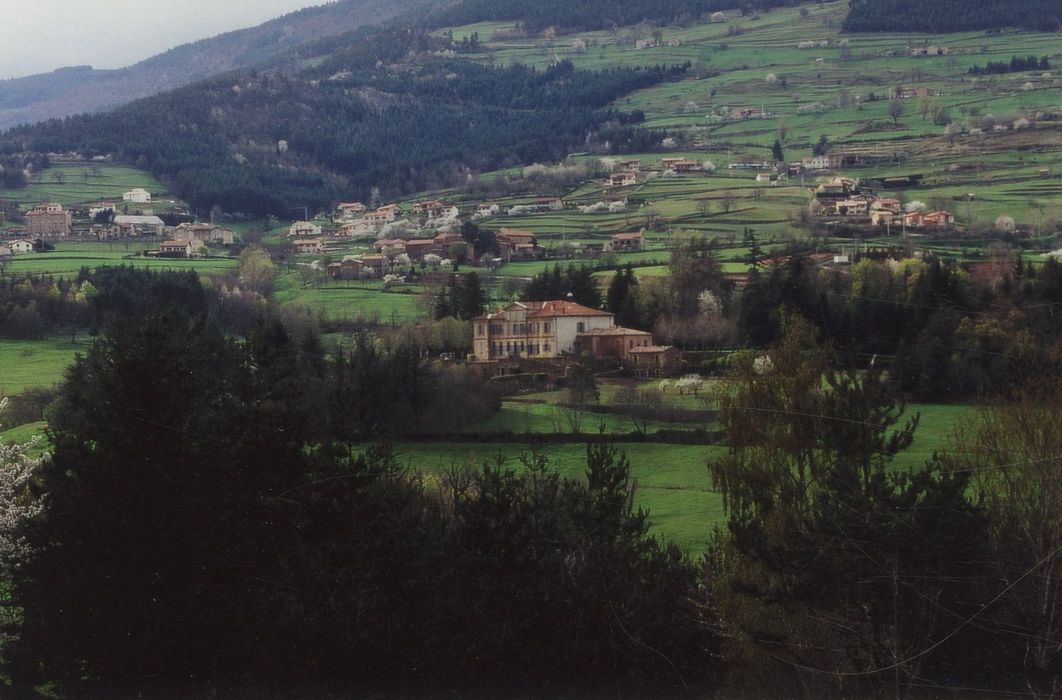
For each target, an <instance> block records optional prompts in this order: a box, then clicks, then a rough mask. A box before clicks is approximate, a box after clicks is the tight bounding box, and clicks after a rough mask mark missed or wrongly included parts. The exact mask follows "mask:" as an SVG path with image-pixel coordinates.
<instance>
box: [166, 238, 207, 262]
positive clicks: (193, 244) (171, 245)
mask: <svg viewBox="0 0 1062 700" xmlns="http://www.w3.org/2000/svg"><path fill="white" fill-rule="evenodd" d="M205 248H206V246H205V245H204V244H203V242H202V241H197V240H185V241H163V242H162V243H159V250H158V256H159V257H160V258H194V257H198V256H200V255H202V254H203V251H204V250H205Z"/></svg>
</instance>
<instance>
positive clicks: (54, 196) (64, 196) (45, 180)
mask: <svg viewBox="0 0 1062 700" xmlns="http://www.w3.org/2000/svg"><path fill="white" fill-rule="evenodd" d="M95 171H98V174H97V173H96V172H95ZM57 174H58V178H57V177H56V176H57ZM135 187H143V188H144V189H146V190H147V191H148V192H151V194H152V202H151V203H149V204H131V205H130V210H129V212H130V213H132V211H133V208H134V207H135V208H136V209H139V210H144V209H152V208H154V209H169V208H170V207H172V206H174V205H175V204H180V202H179V201H178V200H177V199H176V198H175V197H174V196H173V195H172V194H170V193H169V192H168V191H167V190H166V188H165V187H164V186H163V185H162V183H161V182H159V181H158V180H157V179H156V178H155V177H154V176H153V175H152V174H151V173H149V172H147V171H146V170H139V169H137V168H130V167H126V166H122V165H112V164H110V163H62V162H59V163H55V164H53V166H52V167H50V168H48V169H46V170H43V171H41V172H40V173H37V174H36V175H35V177H34V178H33V180H32V181H31V183H30V184H29V186H27V187H25V188H23V189H19V190H0V199H5V200H7V201H11V202H16V203H18V204H19V205H20V206H21V207H22V209H28V208H30V207H33V206H36V205H37V204H40V203H41V202H58V203H60V204H62V205H63V206H72V205H76V204H90V203H94V202H97V201H99V200H101V199H104V200H110V201H114V202H115V203H117V204H118V205H119V208H121V206H122V194H123V193H125V192H128V191H129V190H131V189H133V188H135Z"/></svg>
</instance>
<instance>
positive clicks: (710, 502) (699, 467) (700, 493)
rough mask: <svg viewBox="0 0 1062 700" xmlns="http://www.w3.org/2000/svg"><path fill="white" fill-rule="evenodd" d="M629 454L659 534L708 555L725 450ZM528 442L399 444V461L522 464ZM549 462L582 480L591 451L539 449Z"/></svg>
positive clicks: (443, 465)
mask: <svg viewBox="0 0 1062 700" xmlns="http://www.w3.org/2000/svg"><path fill="white" fill-rule="evenodd" d="M616 446H617V447H618V448H619V449H620V450H622V451H623V452H625V453H626V454H627V457H628V458H629V459H630V461H631V468H632V473H633V475H634V478H635V480H636V482H637V489H636V492H635V501H636V503H637V504H638V505H639V506H640V507H642V508H646V509H648V510H649V511H650V513H649V520H650V521H651V523H652V525H653V530H652V531H653V532H654V533H655V534H657V535H658V536H660V537H662V538H664V539H667V540H671V541H673V542H676V543H677V544H679V545H680V546H682V547H685V548H686V549H688V550H689V551H691V552H694V553H698V552H700V551H703V549H704V546H705V543H706V541H707V539H708V533H709V531H710V530H711V528H712V527H713V526H715V525H716V524H718V523H720V522H721V519H722V503H721V501H720V497H719V495H718V494H716V493H714V492H712V490H711V488H710V485H709V483H708V471H707V467H706V464H707V460H708V459H709V458H710V457H711V456H712V455H713V454H718V453H719V450H720V449H722V448H718V447H709V446H687V445H660V444H652V443H620V444H617V445H616ZM530 449H532V448H530V447H529V446H528V445H522V444H509V443H502V444H462V443H446V444H433V445H422V444H416V443H404V444H399V445H397V446H396V452H397V454H398V457H399V460H400V461H401V462H403V463H405V464H407V465H409V466H410V467H412V468H415V469H418V470H421V471H424V472H427V473H428V474H435V475H438V474H441V473H442V472H444V471H445V470H446V469H447V468H448V467H450V466H451V465H453V464H481V463H483V462H492V463H493V462H494V461H495V460H496V459H498V458H501V459H502V461H503V463H504V464H506V465H511V466H513V467H518V466H519V457H520V455H521V454H522V453H524V452H527V451H529V450H530ZM536 449H538V450H539V452H540V453H541V454H544V455H545V456H547V457H548V458H549V462H550V465H551V466H552V467H553V468H554V469H556V470H557V471H558V473H560V474H562V475H564V476H568V477H571V478H582V477H583V473H584V470H585V468H586V447H585V446H584V445H582V444H575V443H568V444H561V445H547V446H542V447H539V448H536Z"/></svg>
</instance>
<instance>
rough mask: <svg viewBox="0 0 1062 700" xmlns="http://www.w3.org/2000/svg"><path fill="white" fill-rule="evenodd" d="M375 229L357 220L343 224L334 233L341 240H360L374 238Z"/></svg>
mask: <svg viewBox="0 0 1062 700" xmlns="http://www.w3.org/2000/svg"><path fill="white" fill-rule="evenodd" d="M375 232H376V228H375V227H374V226H371V225H369V224H367V223H365V222H364V221H361V220H357V221H351V222H350V223H346V224H343V225H342V226H340V227H339V229H338V230H337V231H336V235H337V236H340V237H342V238H362V237H373V236H375Z"/></svg>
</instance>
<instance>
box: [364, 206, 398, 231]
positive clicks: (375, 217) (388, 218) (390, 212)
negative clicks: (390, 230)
mask: <svg viewBox="0 0 1062 700" xmlns="http://www.w3.org/2000/svg"><path fill="white" fill-rule="evenodd" d="M401 213H402V209H401V208H400V207H399V206H398V205H397V204H388V205H387V206H383V207H380V208H379V209H377V210H376V211H370V212H369V213H367V214H366V215H365V216H363V217H362V220H363V221H365V222H366V223H369V224H373V225H374V226H382V225H383V224H390V223H394V221H395V219H396V218H398V215H399V214H401Z"/></svg>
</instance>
